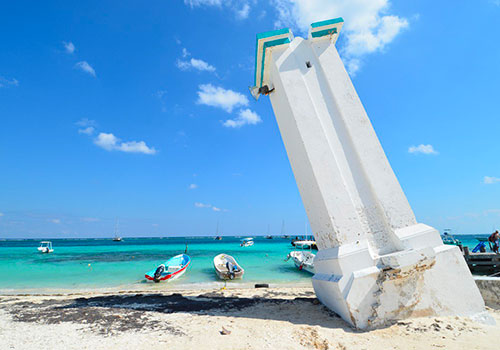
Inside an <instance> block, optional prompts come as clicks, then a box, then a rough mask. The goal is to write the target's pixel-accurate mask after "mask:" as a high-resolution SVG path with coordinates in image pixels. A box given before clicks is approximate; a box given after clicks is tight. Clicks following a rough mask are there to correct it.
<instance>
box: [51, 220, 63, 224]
mask: <svg viewBox="0 0 500 350" xmlns="http://www.w3.org/2000/svg"><path fill="white" fill-rule="evenodd" d="M49 222H51V223H53V224H58V225H59V224H60V223H61V220H60V219H50V220H49Z"/></svg>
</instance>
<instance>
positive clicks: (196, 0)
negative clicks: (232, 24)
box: [184, 0, 257, 19]
mask: <svg viewBox="0 0 500 350" xmlns="http://www.w3.org/2000/svg"><path fill="white" fill-rule="evenodd" d="M250 2H253V3H254V4H255V3H256V2H257V0H239V1H232V0H184V3H185V4H186V5H188V6H189V7H191V8H194V7H208V6H212V7H218V8H220V9H223V8H229V9H231V10H232V11H234V13H235V16H236V18H237V19H246V18H248V14H249V13H250V4H249V3H250ZM242 4H243V5H242Z"/></svg>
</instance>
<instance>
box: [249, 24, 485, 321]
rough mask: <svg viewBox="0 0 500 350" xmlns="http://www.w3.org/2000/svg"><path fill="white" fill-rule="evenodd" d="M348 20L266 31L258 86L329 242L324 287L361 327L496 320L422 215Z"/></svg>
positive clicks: (322, 269)
mask: <svg viewBox="0 0 500 350" xmlns="http://www.w3.org/2000/svg"><path fill="white" fill-rule="evenodd" d="M342 24H343V20H342V19H334V20H330V21H324V22H318V23H313V24H312V25H311V30H310V34H309V39H307V40H305V39H302V38H294V37H293V35H292V33H291V32H290V31H289V30H287V29H285V30H279V31H273V32H267V33H262V34H259V35H258V36H257V62H256V77H255V87H254V89H253V93H254V95H255V96H256V97H258V96H259V94H268V95H269V97H270V99H271V103H272V106H273V109H274V113H275V115H276V120H277V122H278V125H279V128H280V132H281V135H282V138H283V142H284V144H285V148H286V150H287V154H288V157H289V160H290V163H291V166H292V169H293V172H294V175H295V179H296V182H297V185H298V187H299V190H300V194H301V197H302V200H303V202H304V206H305V209H306V212H307V215H308V217H309V221H310V224H311V228H312V230H313V233H314V236H315V238H316V241H317V245H318V247H319V249H320V251H319V253H318V254H317V256H316V259H315V270H316V274H315V275H314V277H313V286H314V289H315V291H316V294H317V296H318V298H319V299H320V300H321V302H322V303H323V304H325V305H326V306H327V307H329V308H331V309H332V310H333V311H335V312H336V313H338V314H339V315H340V316H342V318H343V319H344V320H346V321H347V322H349V323H351V324H352V325H353V326H356V327H358V328H369V327H374V326H380V325H384V324H387V323H390V322H393V321H395V320H398V319H402V318H407V317H415V316H428V315H465V316H471V317H477V318H482V319H484V320H486V319H488V315H487V314H486V313H485V308H484V302H483V300H482V298H481V295H480V293H479V290H478V288H477V287H476V285H475V283H474V281H473V279H472V276H471V274H470V272H469V270H468V268H467V266H466V264H465V261H464V259H463V257H462V256H461V253H460V251H459V250H458V248H457V247H452V246H444V245H443V243H442V241H441V238H440V236H439V233H438V232H437V231H436V230H435V229H433V228H432V227H429V226H427V225H423V224H419V223H417V221H416V219H415V216H414V214H413V211H412V209H411V207H410V205H409V203H408V201H407V199H406V196H405V195H404V193H403V190H402V189H401V186H400V185H399V183H398V180H397V178H396V176H395V175H394V172H393V171H392V168H391V166H390V164H389V162H388V160H387V158H386V156H385V154H384V151H383V149H382V147H381V145H380V143H379V140H378V138H377V136H376V134H375V131H374V129H373V127H372V125H371V123H370V120H369V119H368V116H367V115H366V112H365V110H364V108H363V105H362V104H361V101H360V100H359V97H358V95H357V93H356V91H355V89H354V87H353V85H352V82H351V80H350V78H349V75H348V74H347V72H346V70H345V68H344V65H343V63H342V61H341V59H340V57H339V55H338V52H337V50H336V48H335V41H336V39H337V36H338V33H339V32H340V29H341V27H342ZM429 200H432V199H431V198H430V199H429ZM490 320H492V319H490Z"/></svg>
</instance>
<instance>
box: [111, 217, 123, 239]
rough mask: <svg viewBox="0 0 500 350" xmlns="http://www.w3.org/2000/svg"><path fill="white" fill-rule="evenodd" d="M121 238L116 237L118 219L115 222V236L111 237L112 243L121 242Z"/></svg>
mask: <svg viewBox="0 0 500 350" xmlns="http://www.w3.org/2000/svg"><path fill="white" fill-rule="evenodd" d="M121 241H122V238H121V237H120V236H118V219H116V222H115V236H114V237H113V242H121Z"/></svg>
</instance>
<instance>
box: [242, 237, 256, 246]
mask: <svg viewBox="0 0 500 350" xmlns="http://www.w3.org/2000/svg"><path fill="white" fill-rule="evenodd" d="M253 243H254V242H253V238H251V237H248V238H243V239H242V240H241V243H240V247H250V246H252V245H253Z"/></svg>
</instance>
